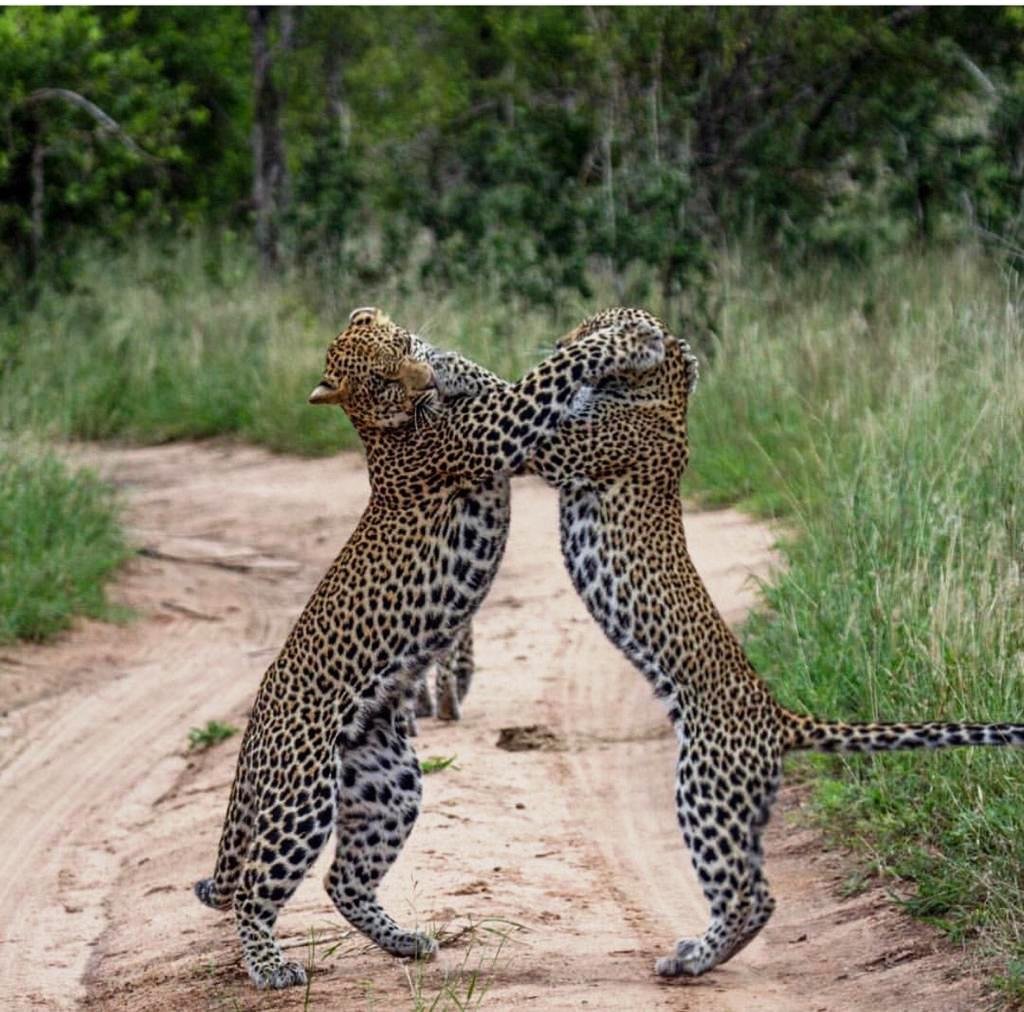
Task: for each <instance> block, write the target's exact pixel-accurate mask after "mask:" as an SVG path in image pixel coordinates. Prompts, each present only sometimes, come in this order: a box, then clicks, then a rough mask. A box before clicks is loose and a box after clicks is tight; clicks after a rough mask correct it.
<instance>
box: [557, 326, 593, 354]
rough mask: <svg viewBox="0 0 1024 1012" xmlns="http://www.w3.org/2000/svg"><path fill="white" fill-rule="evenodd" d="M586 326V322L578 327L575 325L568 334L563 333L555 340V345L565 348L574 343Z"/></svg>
mask: <svg viewBox="0 0 1024 1012" xmlns="http://www.w3.org/2000/svg"><path fill="white" fill-rule="evenodd" d="M585 326H586V324H584V323H581V324H580V325H579V326H578V327H573V329H572V330H570V331H569V333H568V334H563V335H562V336H561V337H560V338H559V339H558V340H557V341H555V347H556V348H563V347H565V345H567V344H572V342H573V341H575V340H576V339H577V338H578V337H579V336H580V332H581V331H582V330H583V328H584V327H585Z"/></svg>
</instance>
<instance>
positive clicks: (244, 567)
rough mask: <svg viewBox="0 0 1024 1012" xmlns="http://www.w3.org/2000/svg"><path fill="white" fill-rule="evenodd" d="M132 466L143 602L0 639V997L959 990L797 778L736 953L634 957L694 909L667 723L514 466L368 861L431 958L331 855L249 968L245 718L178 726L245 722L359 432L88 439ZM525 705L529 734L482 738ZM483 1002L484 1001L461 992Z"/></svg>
mask: <svg viewBox="0 0 1024 1012" xmlns="http://www.w3.org/2000/svg"><path fill="white" fill-rule="evenodd" d="M85 455H86V457H87V458H88V459H89V460H90V461H91V462H92V463H93V464H95V465H96V466H97V467H98V468H99V469H100V470H101V471H102V472H103V473H104V474H106V475H107V476H108V477H110V478H111V479H112V480H114V481H116V482H117V483H118V484H119V485H121V486H123V488H124V490H125V495H126V499H127V501H128V502H129V504H130V514H129V521H130V523H131V526H132V528H133V531H134V536H135V539H136V541H137V543H138V544H140V545H142V546H144V549H145V553H144V555H143V556H142V557H140V558H139V559H137V560H136V561H134V562H133V563H132V564H131V565H130V566H129V568H128V571H127V573H126V574H125V576H124V578H123V579H122V580H121V581H120V583H119V586H118V589H117V595H118V597H119V599H120V600H123V601H124V602H125V603H126V604H128V605H130V606H131V607H132V608H134V609H135V610H136V611H137V613H138V615H139V617H138V619H137V620H136V621H134V622H133V623H131V624H129V625H125V626H111V625H104V624H100V623H85V624H83V625H81V626H80V627H79V628H77V629H76V630H75V631H74V632H73V633H71V634H69V635H68V636H66V637H65V638H64V639H63V640H62V641H61V642H59V643H58V644H56V645H53V646H48V647H34V648H25V647H19V648H16V649H9V650H6V651H2V652H0V710H2V711H3V716H2V720H0V814H2V818H0V1009H4V1010H7V1009H12V1010H21V1009H45V1010H56V1009H71V1008H79V1007H84V1008H87V1009H91V1010H99V1009H104V1010H106V1009H110V1010H128V1012H135V1010H143V1009H147V1010H150V1009H151V1010H174V1012H191V1010H199V1009H203V1010H206V1009H260V1010H264V1009H266V1010H270V1009H274V1010H276V1009H304V1008H312V1009H332V1010H333V1009H353V1010H357V1009H358V1010H361V1009H376V1010H399V1009H411V1008H430V1009H438V1010H440V1009H449V1008H452V1009H454V1008H476V1007H481V1008H484V1009H513V1008H530V1009H536V1010H540V1012H548V1010H551V1012H554V1010H562V1009H580V1008H586V1009H600V1010H605V1009H607V1010H618V1009H636V1010H643V1012H646V1010H656V1009H674V1010H684V1009H701V1010H708V1012H717V1010H737V1012H739V1010H742V1012H747V1010H754V1009H757V1010H760V1009H764V1010H803V1009H808V1010H835V1012H847V1010H860V1009H863V1010H867V1009H870V1010H872V1012H874V1010H877V1009H879V1008H890V1009H896V1010H915V1009H934V1008H935V1007H936V1006H939V1005H941V1006H942V1007H943V1008H944V1009H945V1010H947V1012H952V1010H958V1009H963V1010H967V1009H977V1008H979V1007H980V1006H981V1000H980V997H979V996H980V985H979V982H978V981H977V980H975V979H973V978H971V977H968V976H962V975H959V974H958V973H957V967H958V956H957V954H956V953H955V952H953V951H952V950H951V949H950V948H949V947H948V946H944V945H942V944H941V943H939V942H938V941H937V940H936V939H935V937H934V936H933V935H931V934H930V933H929V932H928V931H926V930H925V929H923V928H922V927H920V926H919V925H915V924H913V923H911V922H909V921H907V920H906V919H904V918H902V917H900V916H899V915H898V914H897V913H895V912H894V911H893V910H892V908H891V906H889V905H888V904H887V901H886V900H885V898H884V896H883V895H882V893H881V891H880V890H879V889H877V888H876V889H868V890H867V891H862V892H859V893H857V894H856V895H854V896H848V897H847V898H845V899H844V898H840V894H841V892H842V891H843V890H842V889H841V886H842V884H843V882H844V881H845V879H846V877H847V875H848V870H847V871H845V872H844V869H843V865H842V863H841V861H840V860H839V859H838V858H837V857H835V856H824V855H823V854H822V853H821V846H820V842H819V840H818V839H817V837H816V835H815V833H814V832H813V831H811V830H809V829H808V828H806V826H804V825H803V820H802V819H801V815H800V812H799V804H798V795H797V794H795V793H789V794H787V795H786V797H785V801H784V804H783V805H781V806H780V808H779V810H778V812H777V814H776V818H775V820H774V822H773V824H772V826H771V829H770V831H769V833H768V839H767V853H768V863H767V869H768V874H769V877H770V878H771V880H772V883H773V886H774V889H775V893H776V895H777V897H778V899H779V909H778V912H777V913H776V915H775V918H774V919H773V921H772V922H771V923H770V924H769V926H768V927H767V929H766V930H765V931H764V932H763V934H762V936H761V937H760V938H759V939H758V940H757V941H756V942H755V943H754V944H752V945H751V946H750V947H749V948H748V949H747V950H746V951H745V952H744V953H742V954H741V955H740V956H738V957H737V958H736V959H735V960H734V961H733V962H732V963H730V964H728V965H727V966H726V967H723V968H722V969H721V970H719V971H716V972H715V973H713V974H711V975H709V976H707V977H705V978H702V979H700V980H696V981H667V982H666V981H660V980H659V979H658V978H656V977H655V976H654V974H653V972H652V967H653V963H654V959H655V957H656V956H658V955H660V954H662V953H664V952H666V951H668V949H669V948H670V947H671V945H672V944H673V942H674V940H675V938H676V937H677V936H680V935H684V934H693V933H695V932H698V931H700V930H701V929H702V928H703V926H704V922H705V917H706V911H705V906H704V901H703V898H702V897H701V895H700V892H699V890H698V888H697V886H696V883H695V881H694V878H693V875H692V872H691V870H690V867H689V860H688V857H687V855H686V854H685V852H684V850H683V846H682V842H681V840H680V837H679V833H678V830H677V828H676V826H675V820H674V813H673V810H672V804H671V798H672V769H673V756H674V743H673V738H672V736H671V734H670V733H669V728H668V724H667V721H666V720H665V719H664V717H663V715H662V713H661V711H660V708H659V706H658V705H657V704H656V703H655V702H653V700H652V699H651V698H650V694H649V692H648V690H647V687H646V684H645V683H644V682H643V681H642V679H641V678H640V676H639V675H638V674H637V673H636V672H635V671H634V670H633V669H632V668H631V667H630V666H629V665H628V664H627V663H626V662H625V661H624V660H623V659H622V658H621V657H620V656H619V655H618V654H617V653H616V652H615V651H614V650H613V649H612V648H611V647H610V646H609V645H608V644H607V643H606V642H605V640H604V637H603V636H602V634H601V632H600V631H599V630H598V629H597V627H596V626H595V625H594V624H593V623H592V622H591V621H590V619H589V618H588V616H587V615H586V613H585V611H584V609H583V607H582V605H581V604H580V602H579V601H578V599H577V598H576V596H575V594H574V593H573V591H572V588H571V586H570V584H569V582H568V579H567V577H566V576H565V574H564V572H563V570H562V566H561V561H560V558H559V555H558V549H557V536H556V522H555V521H556V512H557V505H556V498H555V496H554V494H553V493H552V492H551V491H549V490H548V489H546V488H545V487H543V486H542V485H541V484H540V483H538V482H536V481H534V480H530V479H527V480H523V481H521V482H519V483H518V484H517V486H516V492H515V499H514V510H513V527H512V537H511V542H510V545H509V550H508V554H507V556H506V561H505V564H504V567H503V569H502V572H501V574H500V575H499V577H498V580H497V583H496V585H495V587H494V589H493V591H492V592H491V595H490V597H489V599H488V600H487V602H486V603H485V605H484V607H483V609H482V611H481V613H480V615H479V617H478V621H477V625H476V643H477V653H478V666H479V670H478V676H477V680H476V682H475V684H474V687H473V690H472V692H471V694H470V697H469V699H468V701H467V704H466V707H465V717H464V720H463V721H462V722H461V723H460V724H457V725H449V724H441V723H438V722H436V721H433V720H430V721H423V722H421V728H420V738H419V740H418V745H417V749H418V752H419V755H420V757H421V760H422V759H424V758H426V757H430V756H443V757H450V756H456V757H457V758H456V759H455V762H454V764H453V765H452V766H450V767H449V768H447V769H445V770H442V771H439V772H436V773H434V774H433V775H431V776H428V777H427V778H426V796H425V799H424V810H423V814H422V816H421V817H420V820H419V822H418V824H417V826H416V829H415V831H414V833H413V835H412V838H411V840H410V843H409V845H408V846H407V848H406V850H405V852H404V853H403V855H402V857H401V859H400V861H399V862H398V864H397V865H396V866H395V868H394V869H393V871H392V872H391V874H390V875H389V877H388V878H387V880H386V881H385V883H384V888H383V899H384V902H385V905H386V906H387V907H388V909H389V910H391V911H392V912H393V913H394V914H395V915H396V916H397V917H398V918H399V919H400V920H401V921H402V922H403V923H411V922H413V921H417V922H418V923H419V924H421V925H426V926H428V927H434V928H435V929H440V930H442V939H447V944H445V945H444V947H443V949H442V954H441V956H440V958H439V959H438V960H437V961H436V962H435V963H433V964H429V965H427V966H416V965H412V964H407V963H402V962H400V961H397V960H393V959H391V958H389V957H388V956H386V955H384V954H383V953H381V952H380V951H379V950H377V949H374V948H373V947H370V946H367V945H366V944H365V943H364V942H363V941H362V939H361V938H360V937H359V936H353V935H352V934H351V933H350V932H348V931H347V930H346V926H345V925H344V923H343V922H342V921H341V920H340V918H339V917H338V916H337V915H336V914H335V913H334V911H333V909H332V908H331V906H330V903H329V901H328V899H327V896H326V894H325V893H324V892H323V889H322V888H321V886H320V878H321V877H322V867H321V868H320V869H318V870H317V871H316V872H315V873H314V874H313V875H311V876H310V878H309V879H308V880H307V881H306V882H305V883H304V884H303V886H302V887H301V888H300V890H299V892H298V893H297V894H296V896H295V898H294V899H293V900H292V902H291V903H290V904H289V905H288V907H287V908H286V910H285V912H284V914H283V916H282V918H281V921H280V925H279V934H280V936H281V937H282V939H283V940H284V942H285V944H286V945H289V946H292V947H293V948H294V949H295V950H296V951H299V952H301V953H302V954H303V957H304V958H307V959H310V960H311V962H312V965H313V967H314V971H313V975H312V978H311V987H310V991H309V993H308V994H303V993H302V992H301V991H298V992H297V991H292V992H288V993H284V994H261V993H258V992H256V991H254V990H253V989H252V988H251V987H250V985H249V984H248V981H247V979H246V978H245V976H244V974H243V972H242V970H241V967H240V963H239V959H238V956H239V950H238V943H237V941H236V938H235V933H234V930H233V925H232V922H231V919H230V918H229V917H227V916H223V915H217V914H215V913H214V912H212V911H210V910H207V909H205V908H203V907H201V906H200V905H199V903H198V902H196V901H195V900H194V898H193V897H192V894H191V884H192V882H193V880H194V879H196V878H198V877H200V876H201V875H205V874H208V873H209V871H210V870H211V869H212V865H213V858H214V852H215V847H216V844H217V837H218V833H219V828H220V822H221V817H222V814H223V810H224V805H225V802H226V799H227V791H228V787H229V784H230V781H231V777H232V774H233V770H234V763H235V756H236V752H237V748H238V742H239V738H238V737H237V736H236V737H234V738H231V739H230V740H228V741H227V742H225V743H224V744H221V745H219V746H217V747H215V748H212V749H210V750H209V751H207V752H203V753H198V754H197V753H192V754H189V753H188V752H187V750H186V739H187V734H188V730H189V728H191V727H194V726H197V725H201V724H204V723H205V722H206V721H207V720H211V719H215V720H221V721H227V722H230V723H233V724H235V725H237V726H241V725H242V724H243V723H244V721H245V717H246V711H247V707H248V705H249V703H250V701H251V699H252V696H253V694H254V691H255V688H256V685H257V684H258V682H259V679H260V677H261V675H262V673H263V670H264V668H265V666H266V664H267V663H268V662H269V660H270V659H271V658H272V656H273V654H274V653H275V651H276V650H277V649H278V647H279V645H280V643H281V642H282V640H283V637H284V635H285V633H286V631H287V629H288V627H289V625H290V623H291V622H292V620H293V619H294V617H295V615H296V614H297V613H298V611H299V609H300V608H301V607H302V605H303V603H304V602H305V600H306V597H307V596H308V594H309V593H310V591H311V590H312V588H313V586H314V585H315V583H316V581H317V579H318V577H319V576H320V574H321V572H322V571H323V569H324V568H325V567H326V565H327V563H328V562H329V560H330V559H331V558H332V557H333V555H334V553H335V551H336V550H337V548H338V547H339V546H340V545H341V543H342V542H343V541H344V539H345V537H346V536H347V534H348V532H349V531H350V530H351V528H352V527H353V525H354V523H355V521H356V520H357V518H358V516H359V513H360V512H361V510H362V508H363V505H364V503H365V500H366V496H367V485H366V478H365V474H364V471H363V469H362V465H361V462H360V459H359V458H358V457H357V456H355V455H344V456H340V457H337V458H335V459H332V460H320V461H299V460H292V459H288V458H280V457H274V456H271V455H270V454H267V453H264V452H262V451H259V450H255V449H244V448H237V447H225V446H210V445H202V446H184V445H179V446H174V447H169V448H154V449H143V450H89V451H85ZM688 530H689V536H690V541H691V546H692V549H693V552H694V556H695V558H696V561H697V565H698V567H699V568H700V570H701V572H702V573H703V575H704V577H705V579H706V580H707V581H708V583H709V585H710V587H711V590H712V594H713V595H714V597H715V598H716V600H717V601H718V602H719V604H720V606H721V607H722V608H723V610H724V611H725V613H726V615H727V617H729V618H730V620H733V621H738V620H739V619H740V618H742V616H743V614H744V610H745V609H746V608H747V607H748V606H749V605H750V604H751V602H752V600H753V594H754V587H753V585H752V582H751V580H750V579H749V576H750V574H751V573H756V572H761V571H763V570H764V568H765V567H766V566H767V565H768V564H769V562H770V541H771V539H770V536H769V534H768V533H767V532H766V531H765V530H764V529H763V528H760V527H758V526H756V525H753V524H751V523H750V522H749V521H748V520H746V519H745V518H743V517H741V516H740V515H738V514H736V513H733V512H730V511H723V512H716V513H708V514H694V515H692V516H691V517H690V519H689V522H688ZM528 724H545V725H547V726H548V728H550V729H551V731H552V732H553V733H554V735H555V744H556V746H557V747H556V748H555V749H554V750H550V751H523V752H508V751H504V750H500V749H498V748H496V747H495V742H496V740H497V738H498V734H499V730H500V729H501V728H504V727H509V726H517V725H528ZM477 1003H479V1004H477Z"/></svg>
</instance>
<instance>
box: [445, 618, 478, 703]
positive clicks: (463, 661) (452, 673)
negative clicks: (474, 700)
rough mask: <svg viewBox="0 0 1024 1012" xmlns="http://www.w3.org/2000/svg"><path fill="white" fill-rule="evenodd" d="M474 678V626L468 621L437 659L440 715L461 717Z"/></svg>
mask: <svg viewBox="0 0 1024 1012" xmlns="http://www.w3.org/2000/svg"><path fill="white" fill-rule="evenodd" d="M472 681H473V627H472V625H471V624H469V623H466V625H464V626H463V627H462V629H461V630H460V631H459V633H458V635H457V636H456V637H455V641H454V643H452V645H451V648H450V649H449V650H448V652H447V653H446V654H445V655H444V656H443V657H440V658H438V661H437V716H438V719H439V720H459V719H460V718H461V717H462V707H461V703H462V701H463V700H464V699H465V698H466V694H467V693H468V692H469V686H470V683H471V682H472Z"/></svg>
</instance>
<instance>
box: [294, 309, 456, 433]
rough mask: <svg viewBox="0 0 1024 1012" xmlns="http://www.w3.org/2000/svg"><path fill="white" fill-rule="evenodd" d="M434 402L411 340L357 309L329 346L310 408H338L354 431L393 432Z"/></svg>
mask: <svg viewBox="0 0 1024 1012" xmlns="http://www.w3.org/2000/svg"><path fill="white" fill-rule="evenodd" d="M436 397H437V391H436V387H435V382H434V374H433V371H432V370H431V368H430V366H429V365H428V364H427V363H426V362H423V361H418V360H417V358H416V357H414V348H413V336H412V334H410V333H409V331H407V330H404V329H403V328H402V327H399V326H398V325H397V324H394V323H392V322H391V320H389V319H388V317H387V316H386V315H385V314H384V313H382V312H381V311H380V310H379V309H374V308H373V307H365V308H362V309H356V310H354V311H353V312H352V314H351V315H350V316H349V318H348V326H347V327H346V328H345V329H344V330H343V331H342V332H341V333H340V334H339V335H338V336H337V337H336V338H335V339H334V340H333V341H332V342H331V345H330V347H329V348H328V349H327V362H326V365H325V366H324V372H323V376H322V377H321V379H320V383H319V384H318V386H317V387H316V389H315V390H314V391H313V392H312V393H311V394H310V395H309V403H310V404H337V405H339V406H341V407H342V408H343V409H344V410H345V412H346V413H347V414H348V416H349V418H351V419H352V422H353V424H354V425H355V426H356V427H357V428H364V429H393V428H397V427H398V426H401V425H404V424H405V423H406V422H409V421H411V420H413V419H414V418H416V417H417V414H418V412H419V411H420V410H421V409H422V408H425V407H427V406H428V405H429V403H430V402H432V401H433V400H434V399H435V398H436Z"/></svg>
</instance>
